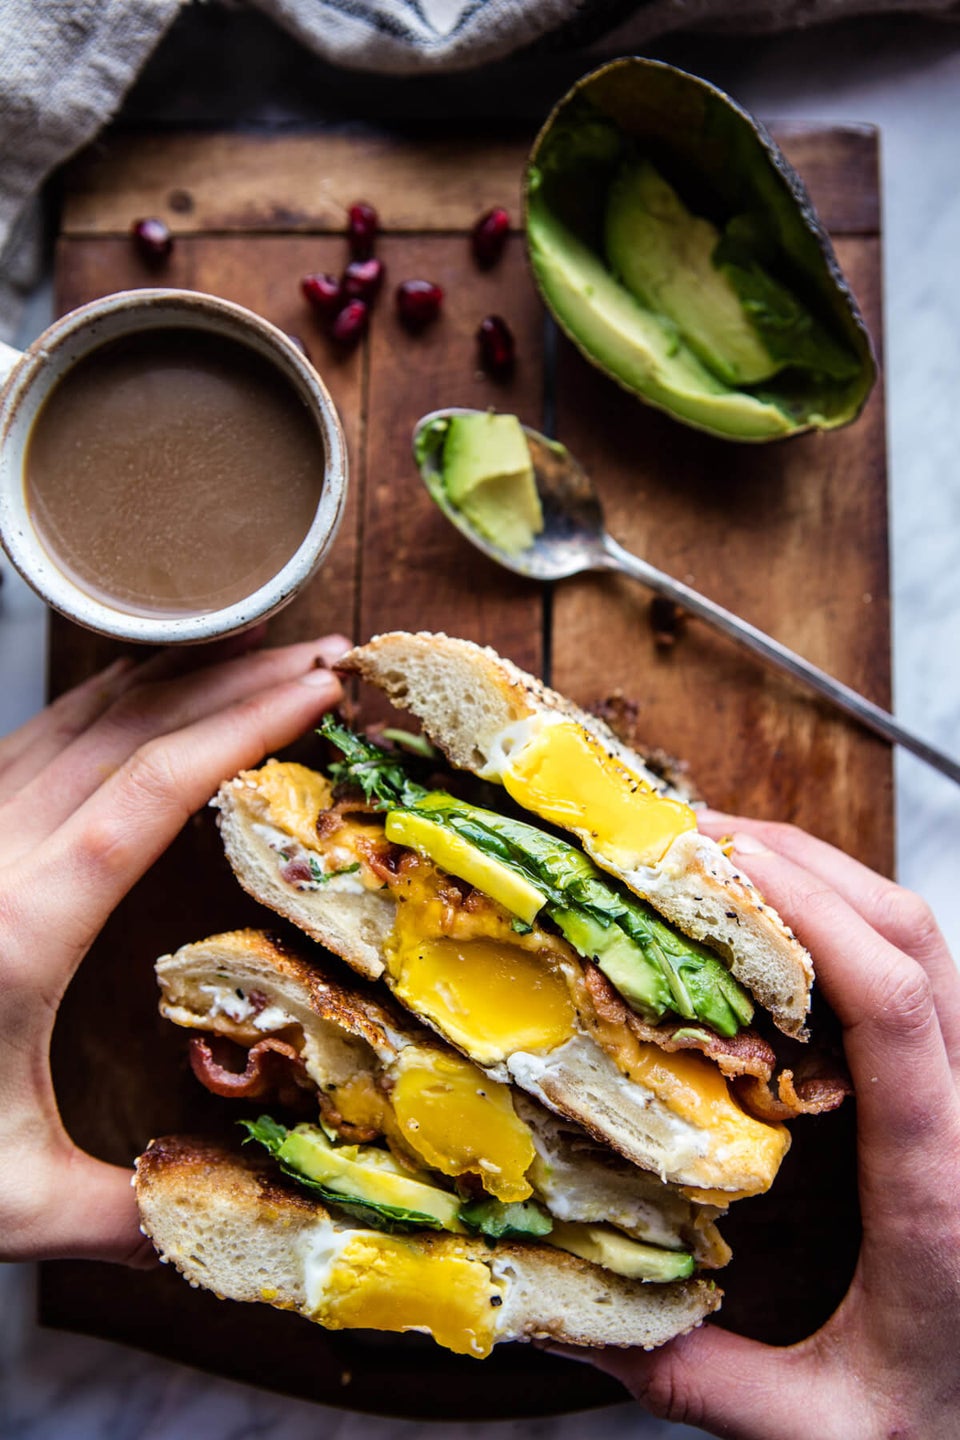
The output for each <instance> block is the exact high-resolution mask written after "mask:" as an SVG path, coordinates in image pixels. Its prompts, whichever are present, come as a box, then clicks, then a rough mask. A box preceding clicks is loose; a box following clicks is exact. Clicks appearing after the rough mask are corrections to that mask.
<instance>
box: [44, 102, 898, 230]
mask: <svg viewBox="0 0 960 1440" xmlns="http://www.w3.org/2000/svg"><path fill="white" fill-rule="evenodd" d="M772 128H773V131H774V134H775V136H776V138H777V140H778V141H779V142H780V144H781V145H782V147H783V150H784V153H785V154H786V156H787V158H788V160H790V162H791V164H793V165H794V166H795V167H796V169H797V170H798V171H799V173H800V174H801V175H802V176H803V179H804V183H805V184H806V186H807V188H808V189H809V191H810V194H811V196H812V198H813V202H814V204H815V205H816V206H817V209H818V211H819V213H820V217H821V219H822V220H823V223H824V225H826V227H827V229H828V230H829V231H830V232H831V233H832V234H833V235H863V234H876V232H877V230H878V229H879V219H880V217H879V190H878V186H877V140H876V131H875V130H874V129H873V127H872V126H869V125H848V126H842V127H841V126H838V127H835V128H831V129H829V130H826V129H824V128H823V127H821V126H816V125H802V124H785V125H779V126H774V127H772ZM532 140H533V131H532V130H531V131H530V132H529V133H526V134H522V135H519V136H517V137H516V138H513V139H499V140H489V139H482V138H476V137H474V138H468V139H464V138H455V137H451V138H439V139H437V138H433V139H430V138H425V137H423V136H418V137H417V138H415V139H405V138H402V137H399V136H396V135H387V134H385V133H383V132H382V131H370V132H361V133H359V134H358V133H357V132H356V130H351V132H350V133H349V134H339V135H338V134H335V133H330V134H327V133H324V134H309V135H278V136H263V135H239V134H237V135H234V134H213V135H211V134H205V133H196V134H191V133H188V132H182V133H178V134H173V135H131V134H124V133H118V134H114V135H110V134H108V135H107V136H106V137H105V138H103V139H101V140H99V141H98V142H97V143H96V145H94V146H93V147H91V149H89V150H87V151H85V152H84V153H83V155H81V156H80V157H79V158H78V159H77V160H76V161H75V162H74V164H73V165H72V166H71V167H70V170H69V173H68V176H67V182H66V188H65V194H64V204H63V218H62V225H61V229H62V233H63V234H65V235H74V236H79V235H125V234H126V233H127V231H128V230H129V229H130V224H131V221H132V220H134V219H136V218H137V217H138V216H141V215H157V216H160V217H161V218H162V219H164V220H165V221H166V222H167V224H168V225H169V226H170V228H171V230H173V231H174V233H175V234H178V235H194V234H202V233H209V232H211V231H216V232H223V231H233V230H239V231H241V232H242V233H243V234H245V235H246V234H249V233H250V232H251V231H256V230H264V231H268V232H271V233H276V232H278V231H298V230H300V231H338V230H342V229H343V226H344V223H345V219H346V211H347V208H348V207H349V206H350V205H351V204H352V203H353V202H354V201H355V200H358V199H363V198H366V199H370V200H374V201H375V202H376V205H377V209H378V211H379V212H380V217H381V220H382V222H383V226H384V229H385V230H387V231H389V232H390V233H391V234H394V233H396V232H397V231H402V230H408V231H412V232H414V233H415V234H423V232H424V231H434V230H446V231H460V230H465V229H469V227H470V226H471V225H472V224H473V222H474V220H475V219H476V218H477V216H478V215H480V214H482V213H483V211H484V210H487V209H489V208H490V206H492V205H505V206H507V208H508V209H509V210H510V212H511V214H512V215H513V216H514V217H515V219H517V220H519V216H520V203H521V200H520V195H521V183H522V175H523V163H524V160H525V158H526V154H527V151H528V149H529V147H530V143H531V141H532Z"/></svg>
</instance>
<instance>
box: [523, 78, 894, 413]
mask: <svg viewBox="0 0 960 1440" xmlns="http://www.w3.org/2000/svg"><path fill="white" fill-rule="evenodd" d="M638 153H642V154H644V155H647V156H649V157H650V158H651V159H652V161H653V162H654V164H655V165H656V166H657V167H658V168H660V169H662V170H663V173H665V174H667V175H668V176H669V178H670V179H671V181H673V182H674V183H677V184H678V187H679V188H680V189H681V191H682V193H683V194H684V198H685V199H686V200H687V202H688V203H689V204H690V205H691V207H692V208H693V209H694V210H695V211H696V212H697V213H701V212H702V213H703V214H704V215H706V216H708V217H709V218H710V219H711V220H713V221H714V222H715V223H716V225H717V227H718V229H720V230H721V231H724V230H725V227H728V226H729V222H731V221H733V220H736V219H737V218H738V217H744V216H746V217H749V221H750V224H751V226H752V227H753V228H754V231H755V233H754V235H753V237H752V239H753V240H758V246H753V247H752V249H751V254H752V255H753V257H754V259H756V256H757V255H758V254H765V255H773V256H774V260H773V261H771V267H772V273H776V274H777V275H780V274H781V273H782V276H783V279H784V280H785V281H786V280H789V282H790V291H792V292H793V294H794V295H795V296H796V297H797V299H798V300H799V302H800V304H801V313H802V315H806V314H807V313H809V315H810V316H812V319H813V321H814V326H815V327H818V330H819V331H820V332H822V333H823V334H825V335H826V336H827V339H828V341H829V342H830V344H829V345H828V346H827V347H823V346H820V345H819V341H818V349H819V350H820V352H821V353H820V354H819V356H818V360H817V368H811V367H810V365H809V362H810V360H811V358H812V357H811V354H810V350H809V347H808V346H806V345H805V344H804V345H801V355H800V359H801V361H802V365H801V367H800V368H798V365H797V360H796V358H794V362H793V363H792V364H788V365H785V366H784V367H783V368H780V369H778V371H777V373H776V374H774V375H773V376H771V377H770V378H769V379H766V380H764V381H762V382H759V383H758V384H757V386H756V388H755V389H754V390H747V389H743V388H738V387H732V386H730V385H727V384H725V383H723V382H721V381H720V380H719V379H718V377H717V376H716V375H715V374H714V373H713V372H712V371H711V370H710V369H709V368H708V367H707V366H706V365H704V364H703V363H702V361H700V360H698V358H697V356H695V355H694V354H693V352H692V351H689V350H688V347H687V346H685V345H682V344H680V343H679V333H678V331H677V328H676V326H671V324H670V322H669V321H668V320H666V319H665V317H663V318H662V324H661V326H660V327H659V329H658V327H657V325H656V324H653V325H651V323H650V321H651V319H653V318H654V317H650V316H648V315H647V314H645V312H644V309H643V307H642V306H640V305H639V304H638V303H637V302H636V301H635V299H634V297H633V296H631V295H630V294H629V292H626V291H625V290H624V288H623V287H622V286H620V285H618V284H617V283H616V281H614V280H613V277H612V275H611V274H610V271H609V270H608V269H607V266H606V263H605V258H604V245H603V217H604V214H605V209H606V202H607V197H608V195H609V190H610V186H611V184H612V182H613V180H614V178H615V176H616V174H617V171H618V170H619V168H620V167H621V166H622V165H623V163H624V162H625V161H627V160H629V159H630V157H631V156H636V155H637V154H638ZM681 181H682V183H681ZM525 205H526V228H527V243H528V251H529V256H530V262H531V267H532V269H533V274H534V278H535V280H536V283H537V285H538V287H539V289H540V291H541V294H542V296H543V299H544V301H545V302H546V304H547V306H548V308H549V309H550V310H551V312H552V314H553V317H554V319H555V320H556V321H557V324H558V325H559V326H560V328H561V330H563V331H564V333H565V334H566V335H567V337H568V338H569V339H570V340H571V341H572V342H573V344H574V345H575V346H576V347H577V348H578V349H579V350H580V351H581V352H582V353H583V354H584V355H585V356H586V358H587V359H588V360H589V361H591V362H592V363H593V364H594V365H596V366H597V368H599V369H600V370H602V371H604V372H605V373H606V374H607V375H608V376H609V377H610V378H611V379H613V380H614V381H616V382H617V383H618V384H619V385H621V386H622V387H623V388H624V389H625V390H627V391H629V392H630V393H631V394H633V395H635V396H637V397H638V398H639V399H641V400H643V401H645V402H646V403H647V404H650V405H653V406H655V407H656V408H658V409H660V410H664V411H666V412H667V413H668V414H669V415H671V416H672V417H673V418H674V419H677V420H679V421H681V422H683V423H685V424H688V425H691V426H694V427H695V428H697V429H700V430H704V431H706V432H708V433H709V434H711V435H715V436H717V437H718V438H722V439H728V440H730V439H732V440H746V441H769V440H774V439H782V438H786V437H788V436H792V435H798V434H801V433H803V432H804V431H807V430H831V429H835V428H837V427H839V426H842V425H847V424H849V423H850V422H851V421H853V420H855V419H856V417H857V416H858V415H859V413H860V411H861V410H862V409H863V406H864V404H865V403H866V400H867V397H868V396H869V394H870V391H871V388H872V386H873V384H874V381H875V379H876V373H877V366H876V360H875V357H874V354H873V347H872V344H871V341H870V336H869V334H868V332H867V330H866V327H865V325H864V323H863V319H862V317H861V315H860V312H859V309H858V307H857V304H856V301H855V300H854V298H853V296H852V294H851V293H850V290H849V287H848V286H847V284H846V281H845V279H844V277H843V274H842V272H841V270H840V268H839V265H838V264H837V260H836V256H835V255H834V252H833V248H832V246H831V244H830V240H829V238H828V236H827V235H826V232H825V231H824V229H823V226H822V225H821V224H820V222H819V219H818V217H817V215H816V212H815V210H814V208H813V206H812V204H811V202H810V199H809V196H808V195H807V192H806V190H805V189H804V186H803V184H802V182H801V181H800V179H799V177H798V176H797V175H796V173H795V171H794V170H793V169H792V168H791V166H790V165H789V163H788V162H787V160H786V159H785V157H784V156H783V154H782V152H781V151H780V149H779V148H778V147H777V145H776V144H775V143H774V141H773V140H772V139H771V137H770V136H769V135H768V133H767V132H766V130H765V129H764V127H763V126H762V125H761V124H760V123H759V122H758V121H756V120H755V119H754V118H753V117H752V116H750V115H748V114H747V113H746V112H745V111H744V110H742V109H741V107H740V106H738V105H737V104H736V103H735V102H734V101H733V100H731V99H730V97H729V96H727V95H725V94H724V93H723V92H722V91H720V90H718V89H716V88H715V87H714V86H712V85H710V84H708V82H706V81H704V80H701V79H699V78H698V77H696V76H693V75H688V74H685V73H684V72H683V71H680V70H677V69H676V68H674V67H673V66H670V65H666V64H664V63H662V62H660V61H654V60H647V59H643V58H640V57H629V58H625V59H621V60H616V61H613V62H611V63H610V64H608V65H605V66H603V67H601V69H599V70H596V71H594V72H592V73H591V74H589V75H587V76H585V77H584V78H583V79H581V80H580V81H578V82H577V84H576V85H575V86H574V87H573V89H572V90H571V91H569V92H568V94H567V95H566V96H564V97H563V99H562V100H561V101H560V102H559V104H558V105H557V106H556V107H555V109H554V110H553V112H552V113H551V115H550V116H549V117H548V119H547V121H546V122H545V124H544V125H543V127H542V129H541V131H540V134H539V135H538V137H537V139H536V141H535V142H534V145H533V147H532V150H531V154H530V158H529V162H528V169H527V179H526V190H525ZM728 240H732V241H736V242H737V243H736V246H735V250H736V253H724V255H723V264H724V266H725V267H728V268H727V279H728V280H729V281H730V283H731V285H732V286H733V288H734V289H735V290H736V291H737V292H738V294H739V295H740V298H741V300H742V301H743V302H744V304H745V306H746V307H747V308H748V310H752V313H753V314H754V315H761V316H766V315H769V318H770V321H771V326H770V329H768V330H767V331H766V332H765V338H766V343H767V346H768V348H771V349H772V350H773V354H774V358H776V359H778V360H779V359H780V358H781V353H780V349H779V347H777V346H771V343H770V338H769V337H770V334H771V333H772V331H773V330H775V329H776V327H777V326H778V325H780V324H781V323H782V320H783V306H782V304H781V303H780V302H781V299H782V297H781V296H779V295H778V296H777V303H776V304H772V303H771V301H772V298H773V297H771V295H770V294H769V292H766V291H765V292H764V293H762V294H758V286H757V276H756V273H755V268H751V267H750V266H746V267H745V266H744V265H743V263H742V259H743V256H742V246H741V245H740V244H739V238H738V237H737V235H736V233H735V228H734V227H733V226H729V229H728V230H727V231H725V233H724V236H723V243H724V244H726V242H727V241H728ZM718 258H719V257H718ZM604 277H606V279H607V280H609V282H610V285H612V286H613V287H614V288H615V290H616V291H619V292H620V295H621V297H622V298H621V299H618V298H617V297H616V295H615V294H614V293H613V292H612V291H611V289H610V288H608V286H607V285H606V283H605V278H604ZM767 278H769V275H768V277H767ZM628 302H633V310H632V312H631V310H630V308H629V303H628ZM638 316H640V317H643V318H642V319H641V321H640V322H639V323H637V317H638ZM796 319H797V316H796V315H794V316H793V318H792V319H791V320H790V323H789V324H788V325H787V326H786V330H785V333H786V331H792V334H790V336H789V348H790V349H791V351H792V352H793V355H794V357H796V355H797V347H798V336H799V335H800V332H801V330H802V329H803V326H802V325H801V326H800V327H799V329H798V328H797V326H796V325H795V324H794V321H795V320H796ZM671 329H672V332H673V348H672V350H671V348H670V330H671Z"/></svg>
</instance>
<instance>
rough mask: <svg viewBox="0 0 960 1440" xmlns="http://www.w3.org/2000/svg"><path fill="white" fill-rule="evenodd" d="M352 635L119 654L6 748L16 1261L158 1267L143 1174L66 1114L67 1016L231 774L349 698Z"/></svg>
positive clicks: (6, 1216) (1, 843)
mask: <svg viewBox="0 0 960 1440" xmlns="http://www.w3.org/2000/svg"><path fill="white" fill-rule="evenodd" d="M243 643H244V642H241V645H242V644H243ZM247 643H248V642H247ZM348 643H349V642H347V641H346V640H344V639H342V638H341V637H339V636H328V637H327V638H326V639H323V640H315V641H312V642H309V643H306V644H299V645H290V646H287V647H285V648H282V649H275V650H262V651H259V652H257V653H253V654H244V655H239V656H238V655H237V654H236V651H237V649H238V648H239V647H238V645H237V643H236V642H233V643H231V642H227V643H226V644H225V645H221V646H220V647H216V648H215V649H214V650H213V652H212V654H213V657H214V663H208V664H206V665H205V666H204V668H202V669H196V668H195V669H192V670H189V671H188V670H187V668H186V667H187V666H188V665H190V664H191V663H193V662H194V657H195V655H196V652H192V653H191V652H183V651H178V652H173V653H170V652H168V653H165V654H162V655H158V656H156V657H154V658H153V659H150V660H147V661H146V662H144V663H141V664H134V663H133V662H131V661H129V660H126V659H124V660H120V661H117V662H116V663H115V664H114V665H111V666H110V667H109V668H108V669H107V670H105V671H103V673H102V674H100V675H96V676H94V677H93V678H92V679H91V680H88V681H86V682H85V683H84V684H83V685H80V686H79V687H78V688H77V689H75V690H71V691H69V692H68V693H67V694H65V695H63V696H62V697H61V698H60V699H59V700H57V701H56V702H55V703H54V704H53V705H51V706H49V707H48V708H47V709H46V710H44V711H42V712H41V713H40V714H39V715H37V716H36V717H34V719H32V720H30V721H28V723H27V724H26V725H24V726H23V727H22V729H20V730H17V731H15V732H14V733H13V734H11V735H9V736H7V737H6V738H5V739H3V740H0V1259H6V1260H18V1259H20V1260H22V1259H36V1258H40V1257H51V1256H58V1257H66V1256H76V1257H85V1258H90V1259H100V1260H115V1261H121V1262H125V1263H128V1264H141V1265H146V1264H150V1263H153V1261H154V1257H153V1250H152V1247H151V1246H150V1244H149V1242H148V1241H146V1240H145V1239H144V1238H143V1236H142V1235H141V1233H140V1229H139V1222H138V1218H137V1208H136V1203H135V1201H134V1196H133V1191H132V1189H131V1186H130V1178H131V1172H130V1171H129V1170H127V1169H124V1168H122V1167H120V1166H116V1165H107V1164H105V1163H104V1162H103V1161H100V1160H96V1159H94V1158H93V1157H92V1156H90V1155H86V1154H84V1153H83V1152H82V1151H81V1150H79V1149H78V1148H77V1147H76V1146H75V1145H74V1144H73V1142H72V1140H71V1139H70V1137H69V1135H68V1134H67V1133H66V1131H65V1129H64V1127H63V1124H62V1122H61V1119H60V1115H59V1112H58V1109H57V1102H56V1097H55V1095H54V1091H53V1084H52V1081H51V1076H50V1040H51V1036H52V1033H53V1026H54V1022H55V1020H56V1017H57V1009H58V1007H59V1005H60V1001H61V999H62V998H63V994H64V992H65V990H66V988H67V985H68V984H69V982H70V979H71V977H72V976H73V974H74V971H75V970H76V968H77V966H78V965H79V964H80V961H81V960H82V959H83V957H84V955H85V954H86V952H87V950H88V949H89V947H90V945H91V943H92V941H93V940H94V938H95V937H96V935H97V933H98V932H99V930H100V929H101V927H102V926H103V924H104V922H105V921H106V919H107V917H108V915H109V914H110V912H111V911H112V910H113V909H114V907H115V906H116V905H117V904H118V903H119V901H120V900H121V899H122V898H123V896H124V895H125V894H126V892H127V891H128V890H129V889H130V887H131V886H132V885H133V884H134V883H135V882H136V881H137V880H138V879H139V878H140V876H141V875H143V873H144V871H146V870H147V869H148V868H149V866H150V865H151V864H152V863H153V862H154V861H155V860H156V859H157V858H158V857H159V856H160V854H161V853H162V852H163V851H164V850H165V849H166V847H167V846H168V845H169V844H170V843H171V841H172V840H173V839H174V838H175V836H176V835H177V833H178V831H179V830H180V829H181V827H182V826H183V825H184V824H185V822H186V821H187V820H188V819H189V817H190V816H191V815H192V814H193V813H194V811H196V810H198V809H200V807H201V806H203V805H204V804H206V802H207V801H208V800H209V799H210V797H211V795H212V794H213V793H214V792H215V790H216V789H217V786H218V785H219V784H220V782H221V781H222V780H224V779H225V778H226V777H227V776H229V775H233V774H235V773H236V772H237V771H238V770H242V769H245V768H246V767H248V766H251V765H255V764H256V763H257V762H258V761H260V760H261V759H262V758H263V757H264V755H266V754H267V753H268V752H269V751H272V750H277V749H280V748H281V747H282V746H284V745H288V744H290V743H291V742H292V741H293V740H294V739H296V738H297V737H298V736H299V735H301V734H303V732H304V731H305V730H307V729H308V728H309V727H310V726H311V725H312V724H314V722H315V721H316V720H317V719H318V717H319V716H320V715H321V714H322V713H323V712H324V711H325V710H329V709H330V708H331V706H333V705H335V704H336V703H337V701H338V700H339V698H340V693H341V692H340V685H339V682H338V681H337V679H336V676H335V675H333V673H332V672H331V671H330V670H329V669H328V668H327V667H328V666H329V665H330V664H332V663H333V662H334V661H335V660H336V659H337V658H338V657H339V656H340V655H341V654H342V653H343V651H344V650H346V649H347V647H348ZM209 653H210V652H208V654H209Z"/></svg>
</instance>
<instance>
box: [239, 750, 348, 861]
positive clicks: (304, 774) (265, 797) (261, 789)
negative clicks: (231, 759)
mask: <svg viewBox="0 0 960 1440" xmlns="http://www.w3.org/2000/svg"><path fill="white" fill-rule="evenodd" d="M237 779H238V780H239V781H241V782H245V783H247V784H249V785H250V786H251V789H252V793H253V795H255V796H256V801H257V804H256V807H255V808H256V809H257V810H258V811H259V812H260V814H261V815H262V816H263V817H264V818H265V819H269V821H270V823H271V825H276V826H277V827H278V829H280V830H286V831H287V833H288V834H290V835H292V836H293V838H294V839H295V840H299V842H300V844H301V845H304V846H306V848H307V849H310V848H316V844H317V817H318V816H319V814H320V812H321V810H328V809H329V808H330V806H331V804H332V803H333V790H332V788H331V786H330V782H329V780H327V779H325V778H324V776H323V775H318V774H317V772H316V771H315V770H308V769H307V767H306V765H295V764H293V763H292V762H291V761H286V760H268V761H267V763H266V764H265V765H262V766H261V767H260V769H259V770H244V771H242V773H241V774H240V775H239V776H238V777H237Z"/></svg>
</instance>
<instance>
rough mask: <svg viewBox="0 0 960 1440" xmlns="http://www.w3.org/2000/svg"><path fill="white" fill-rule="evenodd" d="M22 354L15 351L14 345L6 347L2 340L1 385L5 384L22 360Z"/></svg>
mask: <svg viewBox="0 0 960 1440" xmlns="http://www.w3.org/2000/svg"><path fill="white" fill-rule="evenodd" d="M21 354H22V352H21V351H19V350H14V348H13V346H12V345H4V343H3V341H2V340H0V385H2V384H3V382H4V380H6V378H7V376H8V375H9V374H10V371H11V370H12V369H13V367H14V365H16V363H17V361H18V360H19V359H20V358H21Z"/></svg>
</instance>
